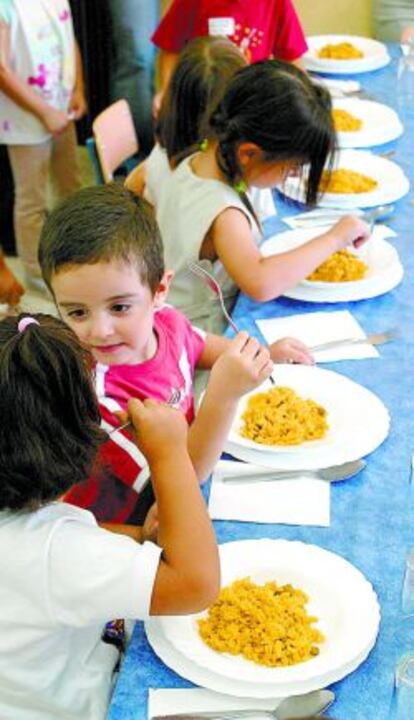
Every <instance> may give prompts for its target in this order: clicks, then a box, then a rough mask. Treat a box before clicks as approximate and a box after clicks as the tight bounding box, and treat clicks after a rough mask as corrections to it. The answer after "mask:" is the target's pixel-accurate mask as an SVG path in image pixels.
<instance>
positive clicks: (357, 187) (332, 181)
mask: <svg viewBox="0 0 414 720" xmlns="http://www.w3.org/2000/svg"><path fill="white" fill-rule="evenodd" d="M377 186H378V183H377V181H376V180H374V178H372V177H369V175H364V173H360V172H356V170H348V169H347V168H338V170H324V171H323V173H322V178H321V181H320V183H319V191H320V192H322V193H325V192H327V193H364V192H369V191H371V190H374V188H376V187H377Z"/></svg>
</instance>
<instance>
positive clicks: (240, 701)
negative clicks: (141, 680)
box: [148, 688, 282, 720]
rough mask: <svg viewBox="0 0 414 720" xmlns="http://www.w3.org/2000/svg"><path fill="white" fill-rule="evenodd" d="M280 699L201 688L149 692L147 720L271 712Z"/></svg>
mask: <svg viewBox="0 0 414 720" xmlns="http://www.w3.org/2000/svg"><path fill="white" fill-rule="evenodd" d="M281 700H282V698H270V699H269V698H266V699H265V700H264V699H261V698H238V697H234V696H231V695H222V694H220V693H215V692H212V691H211V690H204V689H201V688H191V689H190V688H186V689H181V688H175V689H171V690H170V689H168V690H167V689H164V688H163V689H160V690H152V689H150V691H149V696H148V720H150V719H151V718H152V717H155V716H156V715H171V713H197V712H202V711H203V710H213V711H215V710H244V709H245V710H250V709H252V710H253V709H256V708H262V709H263V710H273V709H274V708H276V707H277V706H278V705H279V703H280V702H281Z"/></svg>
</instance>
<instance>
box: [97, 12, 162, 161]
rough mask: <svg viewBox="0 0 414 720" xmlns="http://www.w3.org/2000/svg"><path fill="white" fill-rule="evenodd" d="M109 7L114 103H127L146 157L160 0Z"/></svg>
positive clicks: (150, 143)
mask: <svg viewBox="0 0 414 720" xmlns="http://www.w3.org/2000/svg"><path fill="white" fill-rule="evenodd" d="M108 7H109V10H110V14H111V22H112V34H113V48H114V57H113V63H112V68H111V73H110V91H111V100H112V101H115V100H119V99H120V98H125V99H126V100H128V103H129V105H130V108H131V112H132V116H133V118H134V124H135V129H136V132H137V136H138V140H139V146H140V155H142V157H145V156H146V155H148V154H149V152H150V151H151V148H152V146H153V144H154V138H153V125H152V98H153V95H154V66H155V52H156V50H155V48H154V45H153V44H152V42H151V35H152V33H153V32H154V30H155V28H156V27H157V24H158V22H159V16H160V9H159V0H108Z"/></svg>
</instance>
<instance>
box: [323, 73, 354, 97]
mask: <svg viewBox="0 0 414 720" xmlns="http://www.w3.org/2000/svg"><path fill="white" fill-rule="evenodd" d="M312 80H313V82H316V83H319V84H320V85H324V87H326V88H327V89H328V90H329V92H330V94H331V96H332V97H343V96H344V95H348V94H350V93H355V92H358V90H360V89H361V85H360V83H359V82H358V81H357V80H335V79H334V78H326V77H319V76H318V77H315V76H314V75H312Z"/></svg>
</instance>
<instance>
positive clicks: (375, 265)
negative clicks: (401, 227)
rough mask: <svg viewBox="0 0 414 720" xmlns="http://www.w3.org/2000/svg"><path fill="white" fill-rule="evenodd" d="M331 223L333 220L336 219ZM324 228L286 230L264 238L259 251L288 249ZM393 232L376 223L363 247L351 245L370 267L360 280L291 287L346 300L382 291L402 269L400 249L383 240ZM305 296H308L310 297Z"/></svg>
mask: <svg viewBox="0 0 414 720" xmlns="http://www.w3.org/2000/svg"><path fill="white" fill-rule="evenodd" d="M332 222H333V223H334V222H335V220H333V221H332ZM325 230H326V228H324V227H322V228H318V227H312V228H300V229H297V230H287V231H285V232H282V233H278V234H277V235H274V236H273V237H271V238H269V239H268V240H265V241H264V243H263V244H262V245H261V246H260V250H261V252H262V254H263V255H264V256H266V257H268V256H269V255H278V254H280V253H284V252H288V251H290V250H294V249H295V248H297V247H300V246H301V245H303V244H304V243H306V242H308V241H309V240H312V239H313V238H315V237H318V235H320V234H321V233H323V232H324V231H325ZM390 234H391V233H390V231H389V230H387V228H385V227H384V226H380V225H375V226H374V229H373V231H372V235H371V238H370V239H369V240H368V242H366V243H364V245H362V246H361V247H360V248H350V251H351V252H352V253H353V254H354V255H356V256H357V257H358V258H360V259H361V260H363V261H364V262H365V263H366V265H367V266H368V270H367V274H366V276H365V277H364V278H362V279H361V280H352V281H350V282H341V283H340V282H334V283H330V282H322V281H311V280H306V279H305V280H302V281H301V282H300V283H298V285H296V286H295V287H294V288H292V290H295V291H296V290H299V291H300V290H302V288H306V290H307V291H309V292H312V293H315V292H316V291H321V292H322V291H323V293H324V294H325V295H326V294H327V295H329V296H331V295H332V296H333V295H334V296H335V298H339V299H340V300H347V299H349V298H350V296H351V295H352V297H353V298H354V297H355V295H357V296H358V299H362V298H364V297H372V295H371V291H372V290H375V293H376V294H379V292H377V291H378V290H380V289H381V287H382V286H383V285H386V284H387V281H388V279H389V278H390V276H394V275H395V272H396V270H397V269H398V270H399V268H400V267H401V263H400V260H399V257H398V253H397V250H396V249H395V247H394V246H393V245H391V243H389V242H387V241H386V240H385V239H384V238H385V237H386V236H387V235H388V236H389V235H390ZM290 292H291V291H290V290H288V291H287V292H286V293H283V294H284V295H287V296H288V297H290V296H291V295H290ZM308 295H309V293H308ZM316 295H317V296H318V298H319V297H320V294H319V293H316ZM304 299H307V297H305V298H304Z"/></svg>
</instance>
